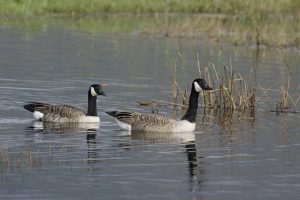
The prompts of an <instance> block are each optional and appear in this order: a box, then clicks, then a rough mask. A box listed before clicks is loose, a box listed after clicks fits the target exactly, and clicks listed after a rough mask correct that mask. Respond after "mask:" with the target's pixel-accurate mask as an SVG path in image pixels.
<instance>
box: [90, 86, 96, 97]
mask: <svg viewBox="0 0 300 200" xmlns="http://www.w3.org/2000/svg"><path fill="white" fill-rule="evenodd" d="M91 95H92V96H93V97H94V96H97V93H96V91H95V89H94V87H91Z"/></svg>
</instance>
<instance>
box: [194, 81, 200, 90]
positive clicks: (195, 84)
mask: <svg viewBox="0 0 300 200" xmlns="http://www.w3.org/2000/svg"><path fill="white" fill-rule="evenodd" d="M194 86H195V90H196V91H197V92H201V91H202V88H201V87H200V85H199V84H198V83H197V82H194Z"/></svg>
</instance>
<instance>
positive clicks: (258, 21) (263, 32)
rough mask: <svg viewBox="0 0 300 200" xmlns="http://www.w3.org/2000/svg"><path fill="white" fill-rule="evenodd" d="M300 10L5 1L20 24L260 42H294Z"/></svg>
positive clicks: (123, 1) (242, 4)
mask: <svg viewBox="0 0 300 200" xmlns="http://www.w3.org/2000/svg"><path fill="white" fill-rule="evenodd" d="M299 13H300V1H291V0H268V1H260V0H248V1H243V0H228V1H221V0H215V1H209V0H185V1H178V0H168V1H161V0H147V1H146V0H141V1H135V0H118V1H114V0H87V1H80V0H51V1H50V0H11V1H7V0H0V16H1V17H0V23H1V24H8V25H10V24H11V25H15V26H17V27H20V25H21V26H22V25H25V26H35V27H38V26H40V28H41V30H43V29H44V28H45V26H46V27H47V24H49V23H53V24H57V22H60V23H61V24H63V25H64V26H65V27H69V28H74V27H76V28H79V29H83V30H85V31H90V32H95V31H103V30H104V31H105V30H109V29H113V30H114V31H118V30H120V29H123V31H124V29H125V30H126V31H135V32H136V31H139V32H141V33H161V34H164V35H165V36H168V37H197V38H209V39H211V40H213V41H215V42H230V43H233V44H237V45H245V44H246V45H253V46H256V47H259V46H278V47H289V46H291V45H292V43H293V41H294V39H295V38H297V37H299V32H300V26H299V24H300V15H299ZM57 18H58V20H57ZM41 19H43V20H42V21H41ZM49 21H50V22H49ZM53 21H55V22H53ZM62 21H65V22H62ZM31 24H32V25H31ZM111 27H113V28H111ZM296 45H298V46H299V43H297V44H296Z"/></svg>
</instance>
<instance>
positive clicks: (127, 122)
mask: <svg viewBox="0 0 300 200" xmlns="http://www.w3.org/2000/svg"><path fill="white" fill-rule="evenodd" d="M201 90H212V88H211V87H209V86H208V84H207V83H206V81H205V80H204V79H195V80H194V81H193V84H192V90H191V94H190V99H189V107H188V110H187V112H186V114H185V115H184V116H183V117H182V118H181V120H175V119H171V118H167V117H164V116H160V115H146V114H142V113H138V112H126V111H123V112H122V111H109V112H106V113H107V114H109V115H111V116H112V117H114V118H115V119H116V121H117V123H118V125H119V126H120V127H121V129H123V130H132V131H137V132H193V131H194V130H195V128H196V115H197V108H198V97H199V92H200V91H201Z"/></svg>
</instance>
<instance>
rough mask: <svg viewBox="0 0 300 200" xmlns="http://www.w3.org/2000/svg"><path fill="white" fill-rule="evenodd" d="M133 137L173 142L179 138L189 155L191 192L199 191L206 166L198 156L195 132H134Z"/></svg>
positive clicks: (156, 141) (157, 141)
mask: <svg viewBox="0 0 300 200" xmlns="http://www.w3.org/2000/svg"><path fill="white" fill-rule="evenodd" d="M131 138H132V139H135V140H146V141H151V142H152V143H163V144H164V143H172V142H174V140H175V141H176V140H179V141H180V143H181V144H183V145H184V148H185V153H186V156H187V163H188V172H189V175H190V176H189V178H190V179H189V183H190V190H191V192H199V191H200V190H201V185H202V183H203V181H204V175H205V172H204V168H203V166H202V163H201V160H199V159H201V157H198V156H197V149H196V143H195V133H193V132H187V133H151V134H149V133H145V132H132V133H131Z"/></svg>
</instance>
